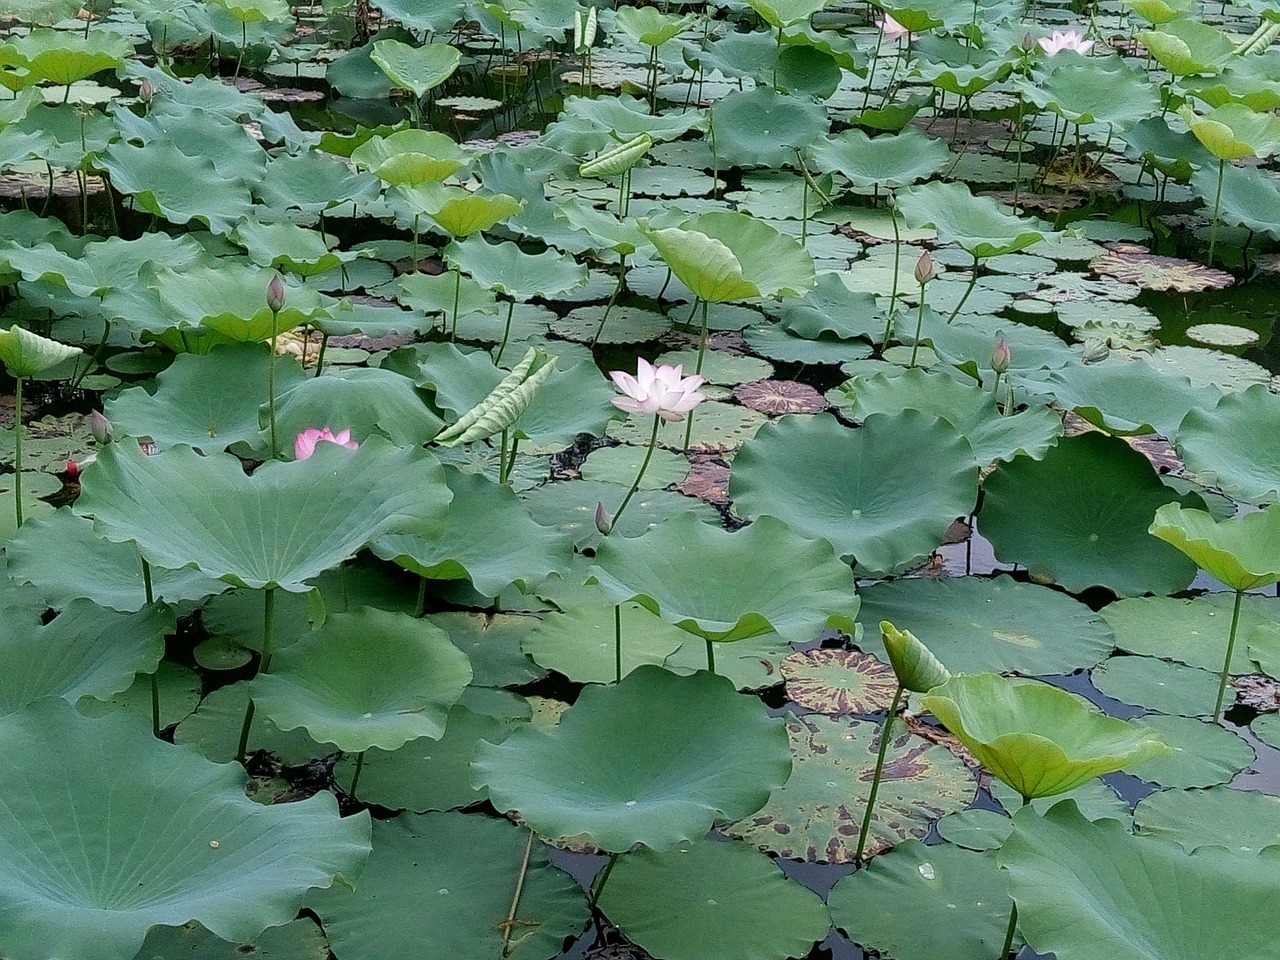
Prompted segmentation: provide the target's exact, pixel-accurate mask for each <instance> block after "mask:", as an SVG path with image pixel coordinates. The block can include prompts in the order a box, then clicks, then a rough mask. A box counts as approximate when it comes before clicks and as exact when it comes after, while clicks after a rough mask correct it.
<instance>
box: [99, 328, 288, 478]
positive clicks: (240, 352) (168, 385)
mask: <svg viewBox="0 0 1280 960" xmlns="http://www.w3.org/2000/svg"><path fill="white" fill-rule="evenodd" d="M270 359H271V353H270V351H269V350H265V349H263V347H262V345H261V344H256V343H243V344H227V345H224V346H217V347H214V348H213V349H212V350H211V351H210V352H209V353H207V354H200V355H197V354H190V353H180V354H178V355H177V356H176V357H175V358H174V361H173V363H172V364H171V365H170V366H169V367H168V368H167V369H165V370H164V371H163V372H162V373H160V374H159V375H158V376H157V377H156V382H157V384H158V387H157V389H156V391H155V393H154V394H153V393H149V392H148V391H147V390H145V389H144V388H142V387H134V388H131V389H129V390H124V391H122V392H121V393H119V394H117V395H116V396H115V397H114V398H112V399H110V400H108V401H107V402H106V404H105V405H104V407H103V412H104V413H105V414H106V417H107V419H108V420H110V421H111V425H112V427H113V429H114V430H115V432H116V436H128V437H150V438H151V439H152V440H154V441H155V442H156V443H157V444H158V445H159V446H160V449H162V450H164V449H168V448H169V447H172V446H175V445H177V444H179V443H185V444H187V445H188V446H191V447H195V448H196V449H197V450H201V451H203V452H205V453H215V452H217V451H219V450H225V449H227V447H229V446H231V445H232V444H235V443H248V444H251V445H253V444H256V443H257V442H258V439H259V437H260V435H261V427H260V425H259V422H258V409H259V407H261V406H262V405H263V404H264V403H266V402H267V368H268V366H269V365H270ZM304 376H305V375H304V374H303V372H302V369H301V368H300V367H299V366H298V365H297V364H295V363H277V364H276V391H277V395H281V396H282V395H284V394H285V393H286V392H287V391H288V390H289V389H290V388H291V387H293V386H295V385H296V384H297V383H299V382H300V381H302V379H303V378H304Z"/></svg>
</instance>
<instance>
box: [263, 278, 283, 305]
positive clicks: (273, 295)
mask: <svg viewBox="0 0 1280 960" xmlns="http://www.w3.org/2000/svg"><path fill="white" fill-rule="evenodd" d="M267 306H268V307H270V308H271V312H272V313H279V312H280V311H281V310H282V309H284V283H283V282H282V281H281V280H280V274H278V273H277V274H276V275H275V276H274V277H272V278H271V282H270V283H268V284H267Z"/></svg>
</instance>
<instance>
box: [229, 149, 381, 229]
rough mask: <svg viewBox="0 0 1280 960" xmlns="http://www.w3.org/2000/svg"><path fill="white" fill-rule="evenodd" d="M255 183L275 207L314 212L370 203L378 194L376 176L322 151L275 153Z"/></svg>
mask: <svg viewBox="0 0 1280 960" xmlns="http://www.w3.org/2000/svg"><path fill="white" fill-rule="evenodd" d="M252 187H253V194H254V196H255V197H257V199H258V200H259V201H261V202H262V203H264V204H266V205H267V206H269V207H271V208H272V209H275V210H289V209H296V210H301V211H303V212H304V213H307V214H310V215H312V216H314V215H316V214H319V213H321V212H322V211H324V210H328V209H331V208H332V207H336V206H338V205H339V204H348V203H355V204H357V205H360V204H367V203H369V202H371V201H372V200H374V199H375V198H376V197H377V195H378V181H377V180H376V179H374V178H373V177H371V176H369V175H368V174H365V173H357V172H355V171H354V170H352V169H351V168H350V167H348V166H347V165H346V164H345V163H342V162H341V161H339V160H337V159H335V158H333V157H330V156H326V155H325V154H323V153H320V152H319V151H308V152H306V153H299V154H297V155H294V154H288V153H284V154H280V155H279V156H276V157H272V158H271V159H270V160H268V161H267V166H266V169H265V170H263V171H262V174H261V176H260V177H259V179H258V180H257V181H255V182H254V183H253V184H252Z"/></svg>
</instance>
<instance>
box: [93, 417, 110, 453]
mask: <svg viewBox="0 0 1280 960" xmlns="http://www.w3.org/2000/svg"><path fill="white" fill-rule="evenodd" d="M89 432H90V433H91V434H93V439H94V442H95V443H97V444H98V445H99V446H101V445H102V444H104V443H110V442H111V421H110V420H108V419H107V418H106V417H104V416H103V415H102V414H101V413H99V412H98V411H97V410H94V411H92V412H90V414H89Z"/></svg>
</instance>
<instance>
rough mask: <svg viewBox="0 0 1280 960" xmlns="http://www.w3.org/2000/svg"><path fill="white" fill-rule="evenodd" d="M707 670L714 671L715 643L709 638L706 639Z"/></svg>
mask: <svg viewBox="0 0 1280 960" xmlns="http://www.w3.org/2000/svg"><path fill="white" fill-rule="evenodd" d="M707 672H708V673H715V672H716V645H715V644H714V643H712V642H711V641H710V640H708V641H707Z"/></svg>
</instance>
